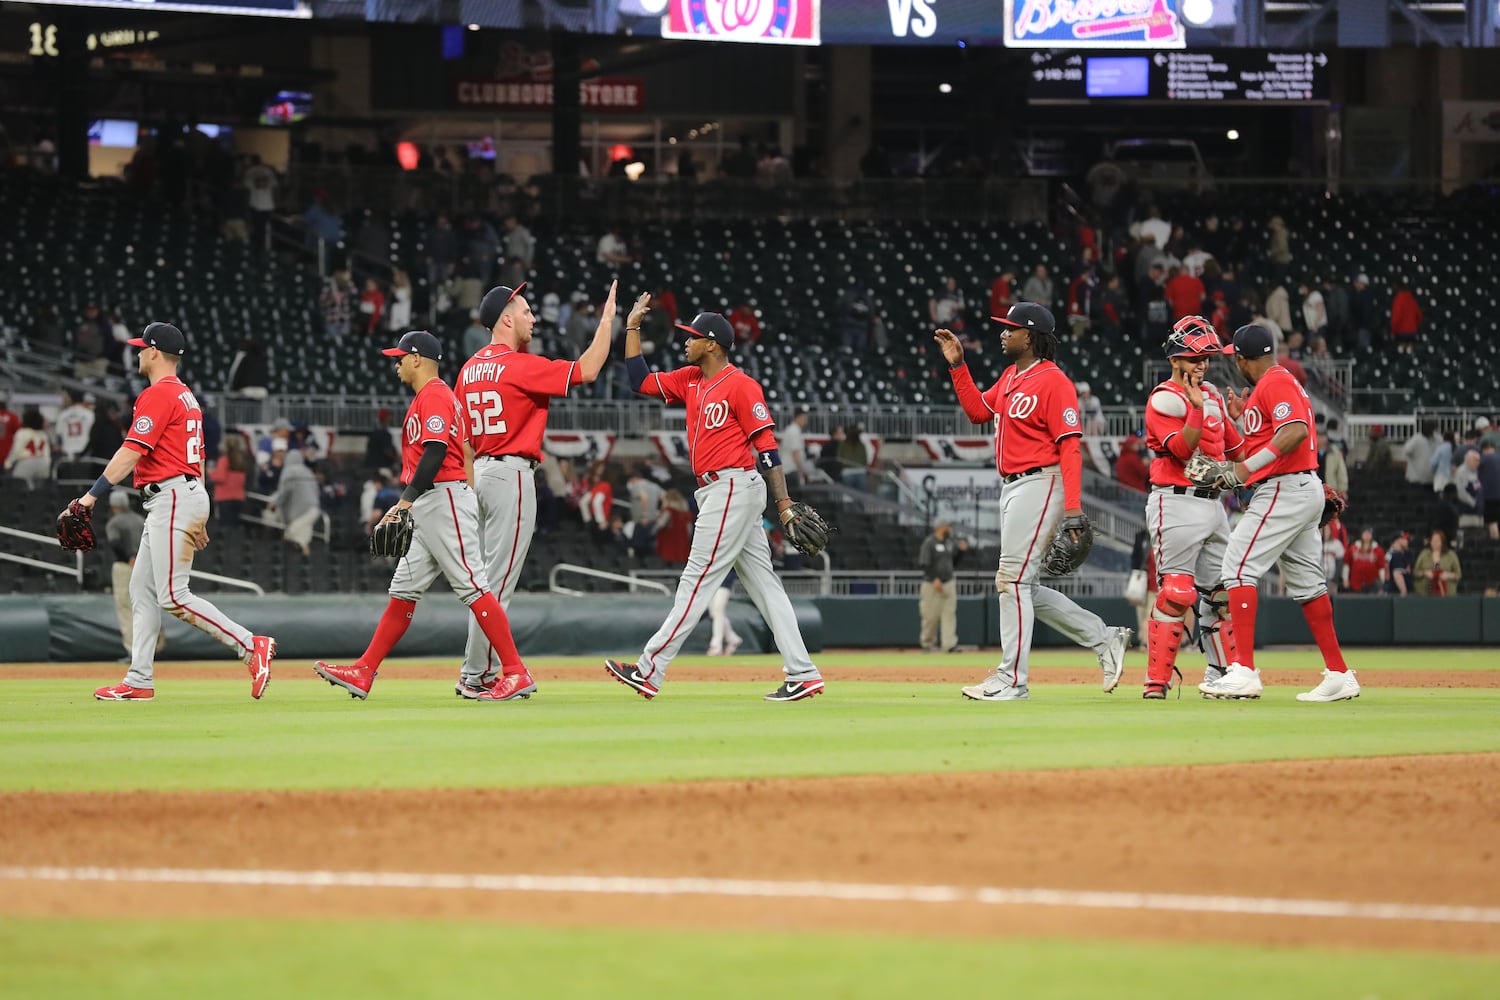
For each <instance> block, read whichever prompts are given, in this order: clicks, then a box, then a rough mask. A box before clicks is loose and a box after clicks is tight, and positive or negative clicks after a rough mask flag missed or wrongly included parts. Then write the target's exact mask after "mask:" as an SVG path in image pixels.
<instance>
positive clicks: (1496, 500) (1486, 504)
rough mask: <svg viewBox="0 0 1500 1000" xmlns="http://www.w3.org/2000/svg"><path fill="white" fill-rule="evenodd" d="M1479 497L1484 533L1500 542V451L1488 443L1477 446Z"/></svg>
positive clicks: (1492, 539)
mask: <svg viewBox="0 0 1500 1000" xmlns="http://www.w3.org/2000/svg"><path fill="white" fill-rule="evenodd" d="M1479 496H1480V498H1481V503H1482V504H1483V512H1484V528H1485V531H1486V532H1487V533H1488V534H1489V536H1490V541H1497V540H1500V449H1497V448H1496V447H1495V445H1494V444H1492V443H1491V442H1488V441H1486V442H1484V443H1483V444H1481V445H1480V446H1479Z"/></svg>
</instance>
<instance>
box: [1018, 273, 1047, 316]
mask: <svg viewBox="0 0 1500 1000" xmlns="http://www.w3.org/2000/svg"><path fill="white" fill-rule="evenodd" d="M1052 292H1053V289H1052V278H1051V277H1050V276H1049V275H1048V274H1047V265H1046V264H1038V265H1037V266H1036V267H1035V268H1033V269H1032V271H1031V277H1029V278H1027V279H1026V284H1025V286H1024V287H1022V289H1021V298H1022V300H1023V301H1026V302H1040V303H1041V304H1042V305H1044V306H1046V307H1047V308H1048V309H1051V308H1052V305H1053V302H1052Z"/></svg>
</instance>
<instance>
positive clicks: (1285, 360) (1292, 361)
mask: <svg viewBox="0 0 1500 1000" xmlns="http://www.w3.org/2000/svg"><path fill="white" fill-rule="evenodd" d="M1276 363H1277V364H1279V365H1281V367H1283V368H1285V369H1286V370H1287V371H1289V372H1291V373H1292V377H1293V378H1295V379H1296V380H1297V384H1298V385H1301V386H1304V387H1305V386H1306V385H1307V369H1306V368H1303V367H1302V362H1300V361H1298V360H1297V359H1296V358H1294V357H1292V347H1291V345H1290V344H1289V343H1286V342H1282V343H1281V344H1280V345H1279V346H1278V347H1277V348H1276Z"/></svg>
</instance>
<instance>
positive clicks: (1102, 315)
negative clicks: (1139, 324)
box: [990, 273, 1130, 341]
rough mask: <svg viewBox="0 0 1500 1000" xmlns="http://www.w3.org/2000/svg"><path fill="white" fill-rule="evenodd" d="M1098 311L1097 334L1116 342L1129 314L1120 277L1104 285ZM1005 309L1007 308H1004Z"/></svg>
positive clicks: (1112, 275) (1123, 329) (1113, 277)
mask: <svg viewBox="0 0 1500 1000" xmlns="http://www.w3.org/2000/svg"><path fill="white" fill-rule="evenodd" d="M1100 298H1101V303H1100V309H1099V333H1100V335H1101V336H1103V337H1104V338H1105V339H1106V340H1111V341H1118V340H1119V339H1120V338H1121V337H1122V336H1124V333H1125V317H1126V316H1127V315H1128V314H1129V313H1130V300H1129V299H1128V298H1126V296H1125V290H1124V289H1123V288H1121V287H1120V275H1119V274H1118V273H1116V274H1111V275H1110V276H1109V280H1108V281H1106V282H1105V283H1104V291H1103V293H1102V295H1101V296H1100ZM1006 308H1007V309H1008V308H1009V306H1007V307H1006ZM990 315H992V316H1004V315H1005V313H1004V312H997V313H991V314H990Z"/></svg>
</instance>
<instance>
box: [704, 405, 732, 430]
mask: <svg viewBox="0 0 1500 1000" xmlns="http://www.w3.org/2000/svg"><path fill="white" fill-rule="evenodd" d="M728 422H729V401H728V400H727V399H725V400H720V401H719V402H717V403H705V404H704V405H703V428H704V430H710V431H712V430H718V429H719V428H720V427H723V426H724V425H725V424H726V423H728Z"/></svg>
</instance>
